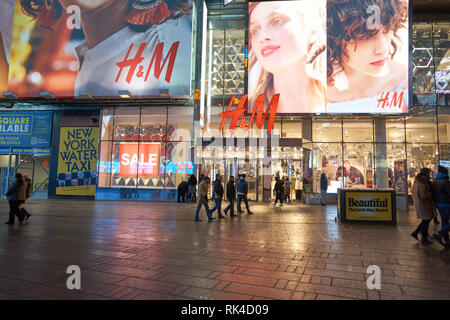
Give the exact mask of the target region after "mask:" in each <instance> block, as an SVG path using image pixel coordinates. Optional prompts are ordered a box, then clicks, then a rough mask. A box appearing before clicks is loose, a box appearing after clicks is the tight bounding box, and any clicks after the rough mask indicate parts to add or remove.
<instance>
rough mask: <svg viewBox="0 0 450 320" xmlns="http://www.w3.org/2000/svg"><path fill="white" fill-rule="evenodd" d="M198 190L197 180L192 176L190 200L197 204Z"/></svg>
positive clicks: (189, 183) (189, 185)
mask: <svg viewBox="0 0 450 320" xmlns="http://www.w3.org/2000/svg"><path fill="white" fill-rule="evenodd" d="M196 189H197V178H196V177H195V176H194V175H193V174H192V175H191V176H190V177H189V180H188V200H189V201H191V202H195V201H196V200H197V199H196V198H197V197H196Z"/></svg>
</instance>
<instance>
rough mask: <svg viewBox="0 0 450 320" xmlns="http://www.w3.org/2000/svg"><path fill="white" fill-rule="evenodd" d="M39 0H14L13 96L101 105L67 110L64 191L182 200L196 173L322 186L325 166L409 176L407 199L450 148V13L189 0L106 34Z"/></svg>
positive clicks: (59, 141) (399, 3) (5, 32)
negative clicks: (93, 113) (38, 12)
mask: <svg viewBox="0 0 450 320" xmlns="http://www.w3.org/2000/svg"><path fill="white" fill-rule="evenodd" d="M167 2H169V3H170V5H171V8H175V9H176V8H178V9H180V7H177V6H180V3H181V2H180V1H177V2H174V3H171V1H170V0H167ZM182 2H183V1H182ZM24 3H26V1H25V2H24V1H10V2H8V3H7V4H5V3H3V4H2V6H7V8H6V9H5V8H3V9H4V10H3V11H4V12H6V11H5V10H9V11H10V12H11V13H14V14H11V16H13V17H14V21H10V22H11V23H9V24H8V25H3V23H2V22H1V21H0V27H1V29H0V30H1V33H2V39H3V41H4V42H5V44H6V45H4V46H3V47H4V48H6V49H5V51H6V52H5V53H6V63H4V65H6V64H8V65H9V71H8V70H7V71H6V74H5V71H4V70H3V69H2V70H1V71H0V79H2V80H4V79H7V86H5V83H4V81H3V83H1V88H2V91H3V90H8V91H7V92H4V93H3V96H4V97H5V98H6V99H14V97H15V96H16V100H14V101H15V102H14V103H16V105H17V104H19V103H18V102H17V97H19V100H20V99H25V100H26V99H36V98H42V97H49V98H46V99H52V98H51V97H52V96H53V97H58V99H62V100H64V99H66V100H65V103H66V106H67V105H69V106H72V107H73V109H78V110H79V109H80V108H82V107H80V108H78V106H77V100H76V99H80V100H79V101H83V103H84V105H86V106H87V105H90V106H91V107H92V106H94V108H95V107H96V108H97V109H101V115H100V116H99V123H97V124H95V123H90V122H89V117H87V118H85V120H86V121H85V120H82V121H81V122H78V123H74V122H72V121H71V117H76V112H78V111H75V110H74V112H75V113H73V114H72V115H71V114H69V113H68V114H67V115H65V116H64V118H63V117H61V121H60V122H57V123H56V124H54V126H55V125H56V126H57V128H54V129H53V137H52V151H53V153H52V154H53V155H52V158H51V161H50V172H49V174H50V176H51V177H50V183H49V189H51V192H50V194H51V195H53V194H54V195H58V194H61V195H64V194H65V195H86V196H93V195H94V194H95V198H96V199H127V200H131V199H133V200H173V199H175V197H176V189H177V186H178V184H179V183H180V182H182V181H186V180H187V178H188V176H189V175H191V174H195V175H197V176H198V175H199V174H200V173H203V174H207V175H209V176H211V177H212V178H214V176H215V174H217V173H220V174H223V175H224V176H225V179H227V178H228V177H229V176H231V175H233V176H237V175H238V174H241V173H245V174H246V175H247V180H248V182H249V198H250V199H252V200H257V201H268V200H270V199H271V198H272V196H273V195H272V190H273V183H274V177H275V176H277V175H279V176H280V177H287V178H289V179H290V181H291V183H292V186H293V187H292V188H291V190H292V198H293V199H295V198H303V199H310V200H311V198H312V197H311V195H313V194H314V193H316V192H318V191H319V190H318V189H319V183H318V178H319V176H320V175H321V174H322V173H324V174H325V175H326V176H327V178H328V181H329V186H328V192H329V194H330V196H329V197H330V199H329V200H330V201H332V200H333V199H334V198H335V196H334V194H336V191H337V189H338V188H343V187H346V188H352V187H353V188H357V187H359V188H361V187H364V188H395V189H396V191H397V194H398V195H399V196H402V197H403V200H404V201H403V200H401V201H398V202H397V203H403V204H404V206H406V204H407V200H408V196H407V194H408V193H409V191H410V187H411V184H412V182H413V177H414V174H415V172H416V170H418V169H419V168H420V167H423V166H426V167H430V168H432V169H433V170H435V169H436V166H437V165H438V164H439V163H441V164H446V163H447V162H446V161H448V160H449V154H448V145H449V129H448V123H449V121H448V120H449V119H448V116H449V112H448V93H449V92H450V90H449V87H448V75H449V72H448V60H449V53H448V52H449V51H448V39H449V30H450V26H449V24H448V22H445V21H444V22H433V23H420V24H412V23H411V21H412V19H411V14H412V10H411V4H410V3H409V1H407V0H383V1H381V2H380V1H378V0H377V1H375V0H374V1H373V5H378V4H380V3H382V4H383V6H387V7H389V8H390V10H381V11H379V14H380V15H381V16H380V17H376V16H375V17H374V16H371V15H370V14H369V13H368V12H367V10H365V9H367V8H362V6H360V5H359V1H357V0H355V1H349V2H348V3H346V4H345V5H342V6H338V5H337V4H336V3H335V2H334V1H325V0H323V1H316V0H303V1H264V2H247V1H243V0H242V1H241V0H236V1H234V2H232V3H231V4H228V5H227V6H223V3H222V2H220V1H185V2H183V8H182V9H183V10H178V11H176V10H175V11H174V12H178V13H180V15H173V16H171V17H170V19H167V20H164V21H162V22H161V23H159V24H157V25H156V26H155V28H157V29H158V32H156V33H155V32H153V31H154V30H153V29H152V28H150V27H148V26H146V27H142V26H141V27H142V28H137V29H139V30H135V28H128V27H124V28H123V29H122V30H119V31H118V33H117V34H114V35H113V36H111V37H107V38H106V39H103V41H102V43H100V44H98V45H99V47H96V46H94V45H92V44H89V43H88V42H89V41H88V40H89V37H86V36H85V32H89V30H82V29H80V28H77V27H76V26H75V25H74V23H73V22H74V21H76V19H75V20H74V19H72V20H70V18H74V16H70V17H69V22H72V25H71V24H70V23H69V24H68V23H66V22H67V21H65V20H64V19H57V21H55V23H54V25H53V26H52V28H50V29H51V30H52V31H49V28H45V27H43V26H42V24H40V23H36V22H35V21H33V22H30V19H29V17H28V16H26V15H27V14H28V15H30V14H31V15H32V14H33V12H32V11H33V10H27V7H26V6H25V7H24ZM366 3H367V4H370V1H368V2H367V1H366ZM173 6H175V7H173ZM28 9H29V8H28ZM34 9H36V8H34ZM37 9H39V8H37ZM355 10H356V11H355ZM358 10H360V11H361V10H362V11H361V12H359V11H358ZM375 11H376V10H375ZM355 12H359V13H360V14H359V15H357V16H359V17H361V19H358V21H355V19H350V18H351V16H352V15H353V14H354V13H355ZM339 17H344V18H345V17H347V18H349V19H338V18H339ZM81 18H83V17H81ZM101 18H102V16H99V23H102V24H103V25H107V24H106V23H105V21H101ZM114 18H116V17H114ZM378 18H380V19H378ZM377 21H380V23H378V24H377V23H373V22H377ZM346 23H347V24H346ZM13 29H14V32H12V31H13ZM141 29H142V30H141ZM381 30H383V32H381ZM30 35H31V36H30ZM31 39H33V41H31ZM55 39H56V40H55ZM349 39H350V41H347V40H349ZM359 39H365V40H364V41H365V42H364V46H363V45H360V44H359V43H358V45H356V42H358V41H359ZM49 43H52V44H53V45H52V46H50V45H48V44H49ZM8 48H9V49H8ZM27 48H28V49H27ZM75 48H76V49H75ZM98 48H100V49H102V50H100V49H98ZM26 49H27V50H26ZM350 49H351V50H350ZM8 50H9V51H10V52H8ZM103 52H108V55H106V56H105V55H103ZM343 52H347V53H351V54H350V55H348V57H345V54H343ZM9 53H10V54H9ZM19 53H27V54H23V55H21V54H19ZM344 58H345V59H344ZM346 59H348V60H346ZM4 60H5V59H4ZM2 62H4V61H2ZM8 73H9V74H8ZM61 79H64V81H61ZM246 94H248V96H246ZM8 97H9V98H8ZM11 97H12V98H11ZM119 97H120V98H119ZM244 97H247V98H248V103H247V101H246V100H247V99H244ZM67 99H69V100H67ZM70 99H71V100H70ZM99 100H104V101H102V102H101V103H100V102H99V103H98V104H97V102H98V101H99ZM117 100H120V102H118V103H115V101H116V102H117ZM8 101H10V100H8ZM36 101H38V100H36ZM105 101H106V102H105ZM271 102H273V104H272V105H271V106H272V107H270V103H271ZM105 105H107V107H104V106H105ZM271 108H273V110H272V109H271ZM69 109H70V107H69ZM275 109H276V110H275ZM255 110H258V111H257V112H256V113H255V112H254V111H255ZM267 110H270V111H267ZM39 112H42V111H39ZM99 125H100V126H99ZM91 129H92V130H91ZM97 137H98V138H97ZM93 139H94V140H97V141H98V145H95V143H93V142H92V141H93ZM96 147H97V148H98V149H95V148H96ZM9 160H12V158H11V157H9V158H8V161H9ZM96 162H97V163H96ZM96 165H97V166H96ZM95 167H96V169H94V168H95ZM93 185H96V190H95V191H94V188H93Z"/></svg>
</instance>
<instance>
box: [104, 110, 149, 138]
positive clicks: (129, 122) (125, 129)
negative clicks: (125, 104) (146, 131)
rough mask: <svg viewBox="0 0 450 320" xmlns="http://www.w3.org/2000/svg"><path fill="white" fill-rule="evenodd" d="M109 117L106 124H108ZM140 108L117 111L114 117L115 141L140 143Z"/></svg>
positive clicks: (105, 120)
mask: <svg viewBox="0 0 450 320" xmlns="http://www.w3.org/2000/svg"><path fill="white" fill-rule="evenodd" d="M107 120H108V115H107V116H106V119H104V122H107ZM140 120H141V119H140V108H119V109H116V112H115V117H114V131H113V140H114V141H139V130H140V128H139V123H140Z"/></svg>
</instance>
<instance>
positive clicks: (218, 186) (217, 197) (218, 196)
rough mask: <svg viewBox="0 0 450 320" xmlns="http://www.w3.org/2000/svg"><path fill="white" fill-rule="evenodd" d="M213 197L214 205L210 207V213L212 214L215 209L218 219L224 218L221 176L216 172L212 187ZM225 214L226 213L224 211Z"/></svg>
mask: <svg viewBox="0 0 450 320" xmlns="http://www.w3.org/2000/svg"><path fill="white" fill-rule="evenodd" d="M213 197H214V201H215V202H216V205H215V206H214V208H212V209H211V211H210V213H211V214H212V213H213V212H214V211H215V210H216V209H217V215H218V217H219V219H223V218H225V217H224V216H223V215H222V198H223V186H222V176H221V175H220V174H216V180H215V181H214V187H213ZM225 214H226V213H225Z"/></svg>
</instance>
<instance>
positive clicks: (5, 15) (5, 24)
mask: <svg viewBox="0 0 450 320" xmlns="http://www.w3.org/2000/svg"><path fill="white" fill-rule="evenodd" d="M13 13H14V0H0V94H1V93H2V92H3V91H6V90H7V88H8V71H9V60H10V52H11V37H12V27H13Z"/></svg>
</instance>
